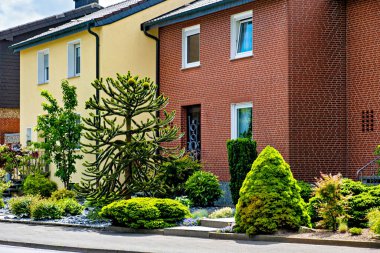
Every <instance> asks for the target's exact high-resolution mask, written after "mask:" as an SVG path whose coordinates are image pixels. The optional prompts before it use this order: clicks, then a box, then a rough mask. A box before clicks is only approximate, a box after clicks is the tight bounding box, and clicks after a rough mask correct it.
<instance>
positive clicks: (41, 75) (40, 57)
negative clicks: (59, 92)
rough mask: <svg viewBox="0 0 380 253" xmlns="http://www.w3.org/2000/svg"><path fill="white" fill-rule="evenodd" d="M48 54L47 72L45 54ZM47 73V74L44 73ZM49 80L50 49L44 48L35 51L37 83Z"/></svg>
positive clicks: (44, 82) (45, 82)
mask: <svg viewBox="0 0 380 253" xmlns="http://www.w3.org/2000/svg"><path fill="white" fill-rule="evenodd" d="M46 55H47V56H48V66H47V72H45V70H46V66H45V56H46ZM46 74H47V75H46ZM49 81H50V50H49V49H44V50H40V51H38V52H37V84H39V85H40V84H47V83H49Z"/></svg>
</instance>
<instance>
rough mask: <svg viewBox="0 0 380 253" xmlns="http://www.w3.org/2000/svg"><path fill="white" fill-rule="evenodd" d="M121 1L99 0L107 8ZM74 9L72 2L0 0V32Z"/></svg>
mask: <svg viewBox="0 0 380 253" xmlns="http://www.w3.org/2000/svg"><path fill="white" fill-rule="evenodd" d="M122 1H123V0H99V3H100V5H102V6H108V5H111V4H115V3H118V2H122ZM73 8H74V1H73V0H0V30H4V29H7V28H11V27H13V26H17V25H21V24H24V23H27V22H31V21H34V20H37V19H41V18H44V17H47V16H51V15H55V14H58V13H62V12H65V11H68V10H70V9H73Z"/></svg>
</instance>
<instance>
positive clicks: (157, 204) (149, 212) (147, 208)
mask: <svg viewBox="0 0 380 253" xmlns="http://www.w3.org/2000/svg"><path fill="white" fill-rule="evenodd" d="M100 215H101V216H102V217H103V218H107V219H111V221H112V223H113V224H115V225H120V226H125V227H130V228H135V229H137V228H145V229H157V228H165V227H173V226H175V225H176V224H177V223H178V222H181V221H182V220H184V219H185V218H190V211H189V209H188V208H187V207H186V206H184V205H182V204H181V203H179V202H178V201H175V200H172V199H157V198H133V199H129V200H119V201H115V202H113V203H111V204H109V205H107V206H105V207H103V208H102V211H101V212H100Z"/></svg>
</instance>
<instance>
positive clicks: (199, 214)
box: [191, 209, 208, 219]
mask: <svg viewBox="0 0 380 253" xmlns="http://www.w3.org/2000/svg"><path fill="white" fill-rule="evenodd" d="M191 217H192V218H193V219H200V218H206V217H208V211H207V210H206V209H198V210H196V211H194V212H192V213H191Z"/></svg>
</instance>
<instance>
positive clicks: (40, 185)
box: [22, 174, 57, 197]
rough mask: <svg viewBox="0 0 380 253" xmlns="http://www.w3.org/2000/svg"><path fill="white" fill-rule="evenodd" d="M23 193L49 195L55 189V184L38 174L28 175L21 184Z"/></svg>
mask: <svg viewBox="0 0 380 253" xmlns="http://www.w3.org/2000/svg"><path fill="white" fill-rule="evenodd" d="M22 190H23V192H24V194H28V195H40V196H42V197H50V196H51V194H52V193H53V192H54V191H55V190H57V184H56V183H54V182H52V181H50V180H49V179H47V178H46V177H44V176H43V175H40V174H35V175H29V176H27V177H26V179H25V180H24V182H23V184H22Z"/></svg>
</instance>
